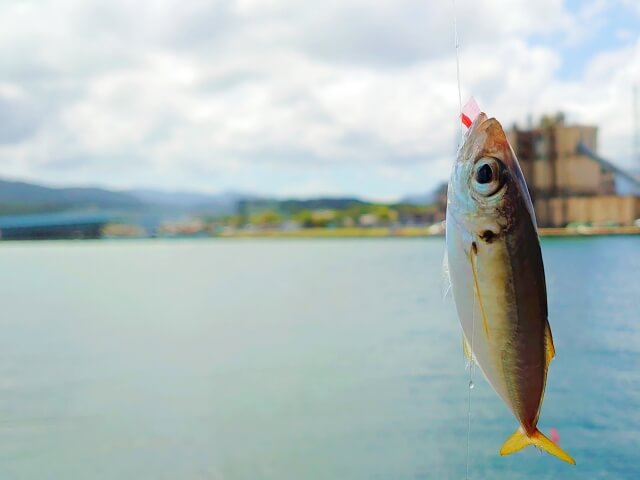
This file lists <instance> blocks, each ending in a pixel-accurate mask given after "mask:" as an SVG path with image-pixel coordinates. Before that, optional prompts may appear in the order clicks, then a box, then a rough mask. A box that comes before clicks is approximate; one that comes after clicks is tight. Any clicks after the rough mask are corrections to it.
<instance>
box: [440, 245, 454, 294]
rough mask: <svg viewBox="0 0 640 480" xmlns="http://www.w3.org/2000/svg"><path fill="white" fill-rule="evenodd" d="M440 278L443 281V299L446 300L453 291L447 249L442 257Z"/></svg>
mask: <svg viewBox="0 0 640 480" xmlns="http://www.w3.org/2000/svg"><path fill="white" fill-rule="evenodd" d="M440 280H441V282H442V285H441V287H442V300H446V299H447V297H448V296H449V292H451V275H449V255H448V254H447V251H446V250H445V251H444V258H443V259H442V273H441V277H440Z"/></svg>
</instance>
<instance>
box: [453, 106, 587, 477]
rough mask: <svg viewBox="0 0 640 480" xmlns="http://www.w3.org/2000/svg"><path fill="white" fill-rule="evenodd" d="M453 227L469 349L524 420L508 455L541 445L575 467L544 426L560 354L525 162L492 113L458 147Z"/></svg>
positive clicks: (456, 295)
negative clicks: (550, 373) (551, 375)
mask: <svg viewBox="0 0 640 480" xmlns="http://www.w3.org/2000/svg"><path fill="white" fill-rule="evenodd" d="M446 226H447V229H446V239H447V240H446V241H447V255H448V259H446V260H445V265H448V266H447V268H448V270H449V277H450V282H451V291H452V293H453V299H454V302H455V305H456V310H457V313H458V317H459V319H460V323H461V325H462V330H463V346H464V351H465V355H466V356H467V357H468V359H469V360H471V359H472V361H474V362H476V363H477V364H478V365H479V366H480V369H481V370H482V372H483V373H484V376H485V377H486V378H487V380H488V382H489V383H490V384H491V386H492V387H493V388H494V390H495V391H496V392H497V393H498V395H499V396H500V397H501V398H502V400H503V401H504V402H505V403H506V405H507V407H509V409H510V410H511V412H512V413H513V415H514V416H515V417H516V419H517V420H518V422H519V424H520V425H519V427H518V429H517V430H516V431H515V433H514V434H513V435H511V437H510V438H509V439H507V441H506V442H505V443H504V445H503V446H502V448H501V449H500V454H501V455H509V454H511V453H514V452H517V451H518V450H521V449H523V448H524V447H526V446H528V445H535V446H536V447H538V448H540V449H541V450H544V451H546V452H548V453H550V454H551V455H554V456H556V457H558V458H560V459H561V460H564V461H565V462H568V463H571V464H574V465H575V461H574V460H573V458H571V456H569V455H568V454H567V453H566V452H565V451H564V450H562V449H561V448H560V447H559V446H558V445H556V444H555V443H553V442H552V441H551V440H549V439H548V438H547V437H546V436H545V435H543V434H542V432H540V430H538V428H537V424H538V416H539V415H540V407H541V406H542V399H543V396H544V389H545V384H546V380H547V370H548V368H549V363H550V362H551V359H552V358H553V357H554V354H555V351H554V347H553V339H552V337H551V329H550V327H549V321H548V319H547V292H546V286H545V278H544V267H543V264H542V254H541V252H540V242H539V240H538V231H537V225H536V219H535V215H534V211H533V207H532V205H531V198H530V197H529V192H528V190H527V185H526V183H525V180H524V177H523V175H522V171H521V170H520V166H519V165H518V160H517V159H516V156H515V154H514V152H513V150H512V148H511V145H509V141H508V140H507V137H506V135H505V133H504V131H503V129H502V126H501V125H500V123H499V122H498V121H497V120H496V119H494V118H491V119H487V116H486V115H485V114H484V113H480V114H479V115H478V116H477V118H475V121H473V123H472V124H471V128H470V129H469V131H468V132H467V133H466V135H465V138H464V143H463V144H462V146H461V147H460V149H459V151H458V157H457V160H456V162H455V165H454V167H453V171H452V173H451V179H450V182H449V189H448V200H447V217H446ZM471 345H473V349H472V348H471Z"/></svg>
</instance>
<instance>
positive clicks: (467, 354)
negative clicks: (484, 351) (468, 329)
mask: <svg viewBox="0 0 640 480" xmlns="http://www.w3.org/2000/svg"><path fill="white" fill-rule="evenodd" d="M462 353H463V354H464V358H465V360H467V361H468V362H469V363H472V362H474V361H475V360H474V358H473V352H472V351H471V345H469V342H468V341H467V336H466V335H465V334H464V333H463V334H462Z"/></svg>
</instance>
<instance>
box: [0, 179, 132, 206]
mask: <svg viewBox="0 0 640 480" xmlns="http://www.w3.org/2000/svg"><path fill="white" fill-rule="evenodd" d="M0 204H4V205H15V206H23V207H26V206H30V207H42V208H43V209H46V210H55V209H69V208H89V207H92V208H103V209H116V208H117V209H120V208H132V207H139V206H141V205H142V202H141V201H140V200H139V199H137V198H136V197H135V196H133V195H131V194H128V193H124V192H113V191H110V190H105V189H102V188H52V187H43V186H41V185H34V184H31V183H26V182H14V181H8V180H0Z"/></svg>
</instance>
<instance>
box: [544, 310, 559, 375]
mask: <svg viewBox="0 0 640 480" xmlns="http://www.w3.org/2000/svg"><path fill="white" fill-rule="evenodd" d="M544 348H545V351H546V357H547V366H549V364H550V363H551V360H552V359H553V357H555V356H556V347H554V346H553V336H552V335H551V326H550V325H549V320H547V325H546V327H545V329H544Z"/></svg>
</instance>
